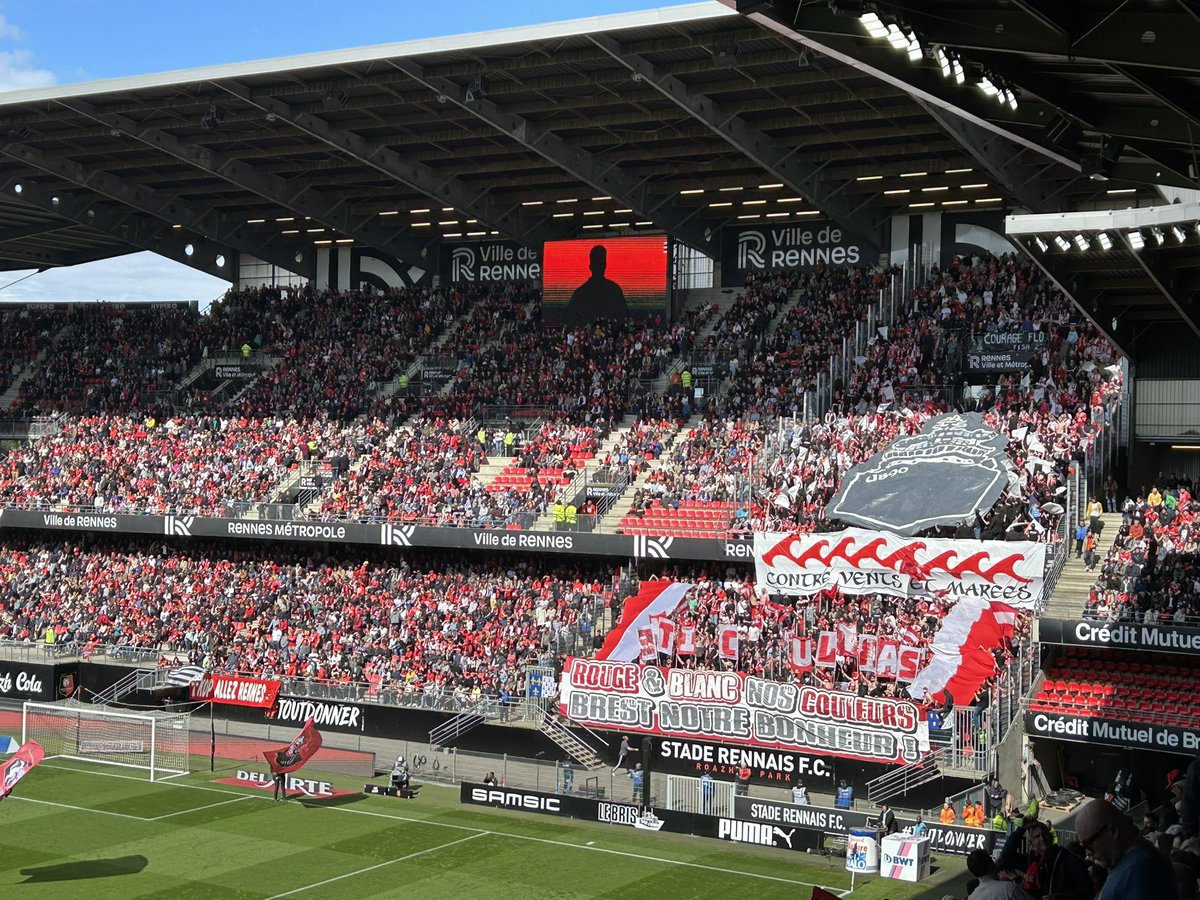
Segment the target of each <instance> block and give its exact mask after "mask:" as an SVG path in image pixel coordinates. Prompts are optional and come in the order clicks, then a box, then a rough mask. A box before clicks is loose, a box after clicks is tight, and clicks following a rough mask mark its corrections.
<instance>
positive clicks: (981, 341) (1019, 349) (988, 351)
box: [967, 331, 1049, 372]
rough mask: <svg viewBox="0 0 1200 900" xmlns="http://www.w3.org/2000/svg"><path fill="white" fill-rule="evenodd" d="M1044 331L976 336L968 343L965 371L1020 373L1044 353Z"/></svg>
mask: <svg viewBox="0 0 1200 900" xmlns="http://www.w3.org/2000/svg"><path fill="white" fill-rule="evenodd" d="M1048 340H1049V339H1048V336H1047V334H1046V332H1044V331H1018V332H1014V333H1012V334H978V335H975V336H973V337H971V338H970V339H969V340H968V341H967V368H968V369H970V370H971V371H972V372H1020V371H1022V370H1024V369H1028V368H1029V363H1030V361H1031V360H1032V359H1033V357H1034V356H1036V355H1037V354H1038V353H1041V352H1042V351H1043V350H1045V349H1046V347H1047V345H1048Z"/></svg>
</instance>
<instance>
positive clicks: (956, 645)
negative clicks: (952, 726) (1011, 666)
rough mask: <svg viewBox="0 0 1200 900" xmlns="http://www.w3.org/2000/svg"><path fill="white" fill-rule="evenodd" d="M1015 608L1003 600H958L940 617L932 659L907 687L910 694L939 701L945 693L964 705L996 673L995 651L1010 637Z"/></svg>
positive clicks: (1015, 614)
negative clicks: (925, 694) (944, 615)
mask: <svg viewBox="0 0 1200 900" xmlns="http://www.w3.org/2000/svg"><path fill="white" fill-rule="evenodd" d="M1016 621H1017V611H1016V609H1014V608H1013V607H1011V606H1008V605H1007V604H1005V603H997V602H994V601H991V602H989V601H987V600H983V599H981V598H979V597H971V598H968V599H965V600H960V601H959V602H958V603H956V604H955V605H954V608H953V609H951V610H950V612H949V613H947V614H946V617H945V618H944V619H942V624H941V627H940V628H939V629H938V633H937V634H936V635H935V636H934V639H933V644H932V646H931V647H930V650H931V651H932V658H931V659H930V661H929V665H927V666H926V667H925V668H924V669H922V670H921V671H920V672H918V673H917V677H916V678H914V679H913V682H912V684H910V685H909V687H908V693H909V696H911V697H916V698H920V697H922V696H924V692H925V690H926V689H928V690H929V696H931V697H933V698H934V699H937V700H941V699H943V698H944V696H945V694H947V693H948V694H949V695H950V696H951V697H953V698H954V702H955V703H958V704H961V705H963V706H966V705H967V704H969V703H971V701H972V700H974V699H975V695H976V694H978V693H979V689H980V688H981V687H982V686H983V683H984V682H985V681H987V680H988V679H989V678H991V677H992V676H993V675H994V674H996V657H995V655H994V652H993V651H995V650H997V649H998V648H999V647H1000V646H1001V642H1002V641H1003V640H1004V639H1005V638H1007V637H1011V635H1012V633H1013V629H1014V627H1015V625H1016Z"/></svg>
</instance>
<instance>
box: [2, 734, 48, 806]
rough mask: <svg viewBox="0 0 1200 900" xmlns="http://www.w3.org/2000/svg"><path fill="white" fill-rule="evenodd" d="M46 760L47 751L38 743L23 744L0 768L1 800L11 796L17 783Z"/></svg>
mask: <svg viewBox="0 0 1200 900" xmlns="http://www.w3.org/2000/svg"><path fill="white" fill-rule="evenodd" d="M45 758H46V751H45V750H43V749H42V745H41V744H39V743H38V742H37V741H29V742H28V743H25V744H22V745H21V746H20V748H19V749H18V750H17V752H16V753H14V754H13V755H12V756H11V757H9V760H8V762H6V763H5V764H4V765H2V766H0V800H3V799H4V798H5V797H7V796H8V795H9V794H11V793H12V789H13V788H15V787H16V786H17V782H18V781H20V780H21V779H22V778H24V777H25V776H26V774H28V772H29V770H30V769H32V768H33V767H34V766H36V765H37V764H38V763H40V762H41V761H42V760H43V759H45Z"/></svg>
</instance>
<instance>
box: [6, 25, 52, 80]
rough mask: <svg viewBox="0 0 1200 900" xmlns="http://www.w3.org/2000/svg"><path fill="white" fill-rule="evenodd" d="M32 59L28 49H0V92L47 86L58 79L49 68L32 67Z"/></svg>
mask: <svg viewBox="0 0 1200 900" xmlns="http://www.w3.org/2000/svg"><path fill="white" fill-rule="evenodd" d="M0 27H3V26H0ZM0 36H3V35H2V34H0ZM32 59H33V56H32V54H31V53H30V52H29V51H28V50H0V92H3V91H24V90H29V89H30V88H40V87H49V86H50V85H52V84H54V83H55V82H56V81H57V80H58V79H57V78H55V76H54V73H53V72H51V71H50V70H49V69H37V68H34V67H33V65H32V64H31V63H32Z"/></svg>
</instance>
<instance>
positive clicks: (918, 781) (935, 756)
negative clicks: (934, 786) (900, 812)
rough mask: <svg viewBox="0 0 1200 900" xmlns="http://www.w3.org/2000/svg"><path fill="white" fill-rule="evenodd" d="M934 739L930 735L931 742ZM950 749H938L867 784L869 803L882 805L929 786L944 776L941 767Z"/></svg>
mask: <svg viewBox="0 0 1200 900" xmlns="http://www.w3.org/2000/svg"><path fill="white" fill-rule="evenodd" d="M932 740H933V737H932V735H930V742H931V743H932ZM949 752H950V751H949V748H948V747H938V748H937V749H935V750H932V751H931V752H930V753H929V754H927V755H925V756H924V757H922V758H921V759H919V760H917V761H916V762H911V763H908V764H907V765H904V766H901V767H900V768H898V769H892V770H891V771H890V772H885V773H884V774H882V775H880V776H879V777H878V778H872V779H871V780H870V781H868V782H867V784H866V788H867V802H868V803H881V802H882V801H884V800H887V799H888V798H890V797H899V796H903V795H904V794H907V793H908V792H909V791H911V790H912V789H913V788H917V787H920V786H921V785H923V784H928V783H929V782H930V781H933V780H934V779H935V778H940V777H941V775H942V772H941V766H942V764H943V763H944V762H945V760H946V759H947V757H948V755H949Z"/></svg>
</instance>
